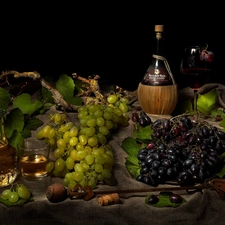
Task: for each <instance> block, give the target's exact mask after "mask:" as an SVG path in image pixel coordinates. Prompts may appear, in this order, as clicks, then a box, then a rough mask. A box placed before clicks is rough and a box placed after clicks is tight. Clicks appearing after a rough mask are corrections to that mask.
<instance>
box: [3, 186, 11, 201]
mask: <svg viewBox="0 0 225 225" xmlns="http://www.w3.org/2000/svg"><path fill="white" fill-rule="evenodd" d="M10 193H11V190H10V189H5V190H4V191H3V192H2V193H1V198H2V199H5V200H7V199H9V194H10Z"/></svg>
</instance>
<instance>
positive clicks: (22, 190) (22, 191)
mask: <svg viewBox="0 0 225 225" xmlns="http://www.w3.org/2000/svg"><path fill="white" fill-rule="evenodd" d="M16 191H17V193H18V196H19V197H20V198H22V199H26V200H27V199H28V198H30V196H31V193H30V190H29V189H28V188H27V187H26V186H25V185H20V186H19V187H18V188H17V189H16Z"/></svg>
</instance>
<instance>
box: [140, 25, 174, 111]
mask: <svg viewBox="0 0 225 225" xmlns="http://www.w3.org/2000/svg"><path fill="white" fill-rule="evenodd" d="M155 34H156V50H155V53H154V54H153V55H152V60H151V64H150V66H149V67H148V69H147V71H146V73H145V75H144V77H143V79H142V81H141V82H140V83H139V85H138V101H139V104H140V106H141V108H142V110H143V111H145V112H146V113H148V114H156V115H171V113H172V112H173V110H174V109H175V107H176V104H177V101H178V87H177V84H176V82H175V80H174V77H173V74H172V72H171V70H170V66H169V63H168V61H167V59H166V58H165V56H164V36H163V34H164V26H163V25H155Z"/></svg>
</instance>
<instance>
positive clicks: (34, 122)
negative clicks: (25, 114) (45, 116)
mask: <svg viewBox="0 0 225 225" xmlns="http://www.w3.org/2000/svg"><path fill="white" fill-rule="evenodd" d="M42 124H43V121H41V120H39V119H38V118H31V119H30V120H28V122H27V123H26V124H25V126H24V129H23V137H24V138H29V137H30V136H31V130H36V129H37V128H38V127H40V126H41V125H42Z"/></svg>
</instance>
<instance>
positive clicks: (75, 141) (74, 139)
mask: <svg viewBox="0 0 225 225" xmlns="http://www.w3.org/2000/svg"><path fill="white" fill-rule="evenodd" d="M78 141H79V140H78V137H71V138H70V140H69V145H70V146H75V145H77V143H78Z"/></svg>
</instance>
